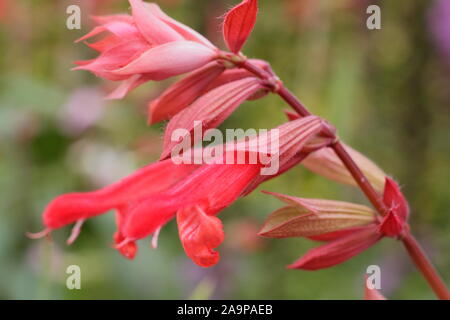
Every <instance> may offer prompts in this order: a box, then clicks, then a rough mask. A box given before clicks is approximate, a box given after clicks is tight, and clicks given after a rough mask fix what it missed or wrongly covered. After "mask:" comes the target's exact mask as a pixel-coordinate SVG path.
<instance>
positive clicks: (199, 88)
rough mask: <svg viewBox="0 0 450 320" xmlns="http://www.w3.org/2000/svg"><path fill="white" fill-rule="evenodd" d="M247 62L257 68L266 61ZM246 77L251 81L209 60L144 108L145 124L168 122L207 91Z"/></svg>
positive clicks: (240, 71) (241, 72) (247, 74)
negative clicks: (145, 114)
mask: <svg viewBox="0 0 450 320" xmlns="http://www.w3.org/2000/svg"><path fill="white" fill-rule="evenodd" d="M250 61H251V62H252V63H254V64H256V65H258V66H260V67H261V68H264V67H266V66H267V62H263V61H261V60H257V59H250ZM249 77H253V78H255V77H254V75H253V74H251V73H250V72H249V71H247V70H245V69H226V67H225V65H224V64H223V63H221V62H219V61H213V62H211V63H209V64H207V65H206V66H204V67H203V68H200V69H198V70H195V71H193V72H192V73H190V74H188V75H187V76H186V77H184V78H183V79H181V80H179V81H177V82H175V83H174V84H173V85H172V86H170V87H169V88H168V89H167V90H166V91H164V92H163V93H162V94H161V96H159V97H158V98H157V99H155V100H153V101H152V102H151V103H150V104H149V108H148V117H149V119H148V122H149V123H150V124H153V123H156V122H159V121H162V120H168V119H170V118H172V117H173V116H175V115H177V114H178V113H180V112H181V111H183V110H184V109H186V108H187V107H189V106H190V105H192V104H194V102H196V101H197V100H200V99H201V98H200V97H202V96H203V95H206V94H207V93H208V92H209V91H211V90H214V89H216V88H219V87H222V86H224V85H226V84H228V83H231V82H234V81H238V80H242V79H244V78H249ZM226 88H227V87H222V89H220V91H217V92H223V91H224V89H226ZM218 90H219V89H218ZM200 107H201V106H200ZM197 120H198V119H197Z"/></svg>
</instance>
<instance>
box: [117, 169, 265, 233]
mask: <svg viewBox="0 0 450 320" xmlns="http://www.w3.org/2000/svg"><path fill="white" fill-rule="evenodd" d="M166 161H171V160H166ZM260 168H261V166H260V165H247V164H241V165H238V164H234V165H231V164H230V165H228V164H210V165H203V166H201V167H200V168H199V169H197V170H196V171H194V172H193V173H192V174H191V175H189V176H187V177H186V178H185V179H183V180H181V181H180V182H179V183H177V184H176V185H174V186H173V187H172V188H170V189H169V190H167V191H165V192H164V194H159V195H154V196H151V197H148V198H146V199H145V200H144V201H141V202H139V203H138V204H136V205H135V206H133V207H131V208H130V209H129V210H128V214H127V217H126V221H125V223H124V228H123V233H124V235H125V236H126V237H127V238H129V239H133V240H135V239H141V238H144V237H146V236H148V235H150V234H151V233H153V232H154V231H155V230H156V229H157V228H158V227H160V226H161V225H162V224H164V223H166V222H167V221H169V220H170V219H171V218H172V217H173V216H174V215H175V213H176V211H177V210H179V209H181V208H184V207H189V206H195V205H199V206H201V207H202V208H204V210H206V211H207V212H208V214H215V213H217V212H219V211H220V210H222V209H223V208H225V207H227V206H229V205H230V204H232V203H233V202H234V201H235V200H236V199H237V198H238V197H239V196H240V195H241V193H242V190H243V189H245V188H246V186H247V185H248V184H249V183H250V181H252V179H254V178H255V177H256V176H257V175H258V173H259V170H260Z"/></svg>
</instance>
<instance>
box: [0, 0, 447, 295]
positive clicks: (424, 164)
mask: <svg viewBox="0 0 450 320" xmlns="http://www.w3.org/2000/svg"><path fill="white" fill-rule="evenodd" d="M156 2H157V3H159V4H160V5H161V7H162V8H163V9H164V10H165V11H166V12H168V13H169V14H170V15H171V16H173V17H175V18H177V19H178V20H180V21H182V22H184V23H186V24H188V25H190V26H192V27H195V28H196V29H197V30H200V31H201V32H203V33H204V34H206V35H208V37H209V38H210V39H212V40H213V41H214V42H215V43H216V44H218V45H220V46H222V42H221V38H220V37H221V35H220V23H221V20H220V19H219V18H218V17H220V16H221V15H222V14H223V13H224V12H225V10H226V9H227V8H229V7H230V6H231V5H234V4H235V3H236V2H237V1H232V0H160V1H156ZM449 2H450V1H448V0H436V1H423V0H402V1H387V0H381V1H363V0H338V1H332V0H321V1H318V0H279V1H275V0H261V1H260V7H261V8H260V13H259V17H258V22H257V26H256V29H255V30H254V33H253V35H252V37H251V39H250V40H249V41H248V43H247V44H246V46H245V48H244V52H245V54H246V55H247V56H249V57H258V58H262V59H266V60H268V61H270V63H271V64H272V65H273V68H274V69H275V71H276V72H277V73H278V74H279V75H280V77H281V78H282V79H283V81H284V83H285V84H286V85H287V86H288V87H289V88H290V89H292V90H293V91H294V92H295V93H296V94H297V95H298V96H299V97H300V99H301V100H302V101H303V102H304V103H305V104H306V105H307V106H309V108H310V109H311V111H312V112H314V113H317V114H318V115H320V116H323V117H325V118H327V119H328V120H330V121H331V122H332V123H334V124H335V125H336V126H337V128H338V132H339V134H340V136H341V137H342V139H343V140H344V141H346V142H347V143H349V144H350V145H352V146H353V147H355V148H356V149H358V150H360V151H361V152H363V153H365V154H366V155H368V156H369V157H370V158H372V159H373V160H374V161H376V162H377V163H378V164H379V165H380V166H381V167H382V168H383V169H384V170H385V171H386V172H388V173H389V174H391V175H392V176H393V177H395V178H396V179H397V180H398V181H400V183H401V185H402V187H403V190H404V192H405V193H406V195H407V196H408V199H409V201H410V204H411V207H412V208H413V210H412V216H411V220H412V222H411V223H412V228H413V231H414V232H415V233H416V234H417V236H418V238H419V239H420V240H421V241H422V243H423V245H424V246H425V247H426V248H427V250H428V252H429V254H430V256H431V257H432V259H433V261H434V262H435V263H436V266H437V267H438V269H439V270H440V271H441V272H442V274H443V276H444V278H445V279H446V280H447V283H450V219H449V217H450V209H449V207H450V193H449V187H450V167H449V160H450V145H449V142H448V140H449V127H450V113H449V105H450V91H449V85H450V73H449V70H450V63H449V62H450V50H448V49H449V47H450V40H449V37H448V36H446V35H450V12H449V11H450V8H449V7H450V3H449ZM70 4H78V5H80V6H81V8H82V18H83V22H82V29H81V30H68V29H67V28H66V18H67V16H68V15H67V14H66V8H67V6H68V5H70ZM370 4H378V5H379V6H380V7H381V18H382V29H381V30H368V29H367V28H366V19H367V17H368V15H367V14H366V8H367V6H368V5H370ZM127 10H128V2H127V1H125V0H103V1H101V0H97V1H94V0H80V1H75V0H73V1H68V0H64V1H62V0H53V1H52V0H39V1H38V0H9V1H6V0H0V52H1V54H0V219H1V220H0V298H1V299H109V298H111V299H116V298H121V299H188V298H210V299H215V298H224V299H361V298H362V297H363V281H364V280H363V279H364V278H363V277H364V274H365V270H366V268H367V266H369V265H371V264H377V265H379V266H380V267H381V269H382V290H381V291H382V292H383V293H384V294H385V295H386V296H387V297H388V298H391V299H408V298H409V299H433V298H434V295H433V294H432V292H431V291H430V289H429V288H428V287H427V285H426V284H425V282H424V280H423V279H422V278H421V277H420V275H419V274H418V273H417V272H416V271H415V269H414V267H413V266H412V265H411V263H410V261H409V260H408V257H407V256H406V255H405V251H404V249H403V247H402V246H401V244H400V243H397V242H396V241H394V240H391V239H386V240H383V241H382V242H381V243H380V244H379V245H377V246H375V247H373V248H371V249H369V250H368V251H366V252H364V253H363V254H361V255H359V256H357V257H356V258H354V259H352V260H350V261H348V262H346V263H344V264H342V265H340V266H337V267H334V268H331V269H326V270H321V271H316V272H308V271H297V270H286V268H285V266H286V265H287V264H289V263H291V262H293V261H294V260H296V259H297V258H298V257H299V256H300V255H302V254H303V253H304V252H305V251H306V250H307V249H308V248H311V247H312V246H314V245H316V244H315V243H312V242H311V241H308V240H304V239H286V240H267V239H261V238H258V237H257V236H256V232H257V230H258V228H259V227H260V226H261V225H262V222H263V221H264V218H265V217H266V216H267V215H268V214H269V213H270V212H272V211H273V210H274V209H276V208H278V207H280V206H281V203H279V202H278V201H277V200H275V199H273V198H272V197H269V196H267V195H263V194H261V193H260V192H259V191H260V190H262V189H266V190H271V191H277V192H281V193H287V194H292V195H297V196H302V197H321V198H329V199H341V200H347V201H355V202H361V203H365V199H364V198H363V197H362V196H361V193H360V192H359V191H358V190H357V189H354V188H352V187H346V186H342V185H339V184H337V183H334V182H329V181H327V180H325V179H324V178H322V177H319V176H316V175H313V174H312V173H310V172H308V171H307V170H306V169H304V168H303V167H301V166H299V167H297V168H295V169H293V170H291V171H290V172H288V173H287V174H285V175H283V176H281V177H279V178H277V179H274V180H272V181H270V182H267V183H265V184H263V185H262V186H260V187H259V188H258V190H256V191H255V192H254V193H252V194H251V195H249V196H247V197H246V198H243V199H240V200H239V201H238V202H237V203H235V204H234V205H232V206H231V207H230V208H228V209H226V210H225V211H224V212H222V213H221V214H220V217H221V219H223V221H224V225H225V231H226V239H225V242H224V243H223V244H222V245H221V247H220V248H219V250H220V253H221V261H220V263H219V264H218V265H216V266H214V267H212V268H209V269H203V268H200V267H197V266H196V265H194V264H193V263H192V262H191V261H190V260H189V259H188V258H187V257H186V256H185V254H184V251H183V249H182V247H181V245H180V242H179V239H178V234H177V230H176V225H175V223H173V222H172V223H170V224H169V225H168V226H167V227H165V228H164V229H163V230H162V232H161V236H160V241H159V248H158V249H157V250H153V249H151V248H150V241H149V240H143V241H140V250H139V252H138V255H137V257H136V258H135V260H133V261H128V260H126V259H124V258H123V257H122V256H120V255H119V254H118V253H117V252H116V251H115V250H113V249H112V248H111V243H112V234H113V232H114V229H115V225H114V216H113V214H112V213H108V214H106V215H103V216H101V217H98V218H94V219H91V220H89V221H88V222H87V223H86V224H85V226H84V227H83V231H82V233H81V235H80V237H79V238H78V240H77V241H76V242H75V243H74V244H73V245H72V246H70V247H68V246H66V245H65V239H66V238H67V236H68V234H69V232H70V228H69V227H67V228H64V229H62V230H58V231H56V232H54V233H53V242H49V241H44V240H30V239H28V238H26V237H25V235H24V234H25V232H26V231H38V230H40V229H41V228H42V224H41V220H40V215H41V213H42V210H43V208H44V207H45V205H46V204H47V203H48V202H49V201H50V200H51V199H52V198H53V197H55V196H57V195H59V194H61V193H64V192H69V191H82V190H92V189H95V188H98V187H100V186H104V185H106V184H109V183H111V182H114V181H116V180H117V179H119V178H120V177H123V176H125V175H126V174H128V173H131V172H132V171H133V170H135V169H136V168H139V167H141V166H143V165H145V164H147V163H149V162H151V161H154V160H156V159H157V157H158V155H159V152H160V151H161V141H162V139H161V137H162V130H163V125H156V126H153V127H149V126H147V125H146V119H145V107H146V104H147V102H148V101H149V100H150V99H151V98H153V97H155V96H157V95H158V93H159V92H161V90H163V89H164V88H165V87H167V85H168V84H170V83H171V82H172V81H174V79H170V80H168V81H165V82H163V83H149V84H146V85H143V86H142V87H140V88H138V89H137V90H135V91H133V92H132V93H131V94H129V95H128V96H127V97H126V98H125V99H123V100H120V101H104V100H102V97H103V96H104V95H105V94H106V93H107V92H109V91H111V89H112V88H114V86H115V85H116V84H114V83H106V82H105V81H104V80H102V79H98V78H95V77H94V76H93V75H92V74H90V73H88V72H84V71H69V69H70V68H71V67H73V64H72V63H73V61H75V60H82V59H90V58H92V57H94V56H95V52H94V51H91V50H89V49H88V48H86V47H85V46H84V45H83V44H75V43H73V41H74V40H75V39H77V38H78V37H80V36H81V35H83V34H85V33H87V32H88V31H89V30H90V29H91V28H92V24H91V22H90V21H89V15H91V14H111V13H119V12H126V11H127ZM443 12H444V14H443ZM445 12H447V16H445ZM443 15H444V18H443ZM439 19H441V20H439ZM442 19H444V20H442ZM437 21H441V22H442V21H444V22H443V23H441V24H438V23H437ZM445 21H448V22H449V23H447V25H445ZM436 24H437V25H438V26H437V27H436ZM440 32H441V33H442V34H440ZM446 40H448V43H446V42H445V41H446ZM285 108H286V106H285V105H284V104H283V102H282V101H281V100H280V99H279V98H277V97H276V96H268V97H266V98H264V99H261V100H258V101H254V102H246V103H245V104H244V105H243V106H242V107H240V108H239V109H238V111H237V112H235V113H234V114H233V116H232V117H230V118H229V119H228V120H227V121H226V122H225V123H224V124H223V126H222V128H271V127H274V126H276V125H278V124H281V123H282V122H283V121H285V119H284V115H283V113H282V112H281V111H282V110H283V109H285ZM72 264H75V265H79V266H80V267H81V271H82V282H81V283H82V289H81V290H68V289H67V288H66V285H65V281H66V278H67V276H68V275H67V274H66V268H67V266H69V265H72Z"/></svg>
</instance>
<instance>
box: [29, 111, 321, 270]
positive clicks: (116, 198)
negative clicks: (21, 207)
mask: <svg viewBox="0 0 450 320" xmlns="http://www.w3.org/2000/svg"><path fill="white" fill-rule="evenodd" d="M322 129H323V120H321V119H320V118H318V117H314V116H311V117H306V118H303V119H299V120H296V121H292V122H289V123H287V124H284V125H282V126H280V127H278V128H275V129H273V130H274V131H276V132H277V133H279V150H278V153H279V154H278V157H277V159H278V158H279V159H280V163H284V162H286V161H288V159H287V158H290V157H293V155H295V154H297V153H299V152H300V151H301V149H302V148H303V146H304V145H305V143H306V142H307V141H308V139H312V138H314V136H315V135H317V134H319V133H320V131H321V130H322ZM257 137H258V136H256V137H254V139H256V138H257ZM258 142H259V144H260V145H259V146H258V149H257V150H255V151H254V150H253V149H251V148H250V147H249V146H248V144H247V142H246V141H238V142H235V143H233V144H232V145H228V147H227V148H225V150H226V151H225V152H224V153H221V154H220V153H218V154H217V155H214V156H213V159H212V160H214V161H209V162H208V163H203V164H186V163H181V164H176V163H175V161H174V159H167V160H163V161H160V162H156V163H154V164H150V165H148V166H147V167H144V168H142V169H140V170H138V171H137V172H135V173H134V174H132V175H130V176H128V177H126V178H124V179H122V180H121V181H119V182H117V183H114V184H112V185H110V186H107V187H105V188H102V189H100V190H97V191H93V192H84V193H68V194H64V195H61V196H59V197H57V198H56V199H54V200H53V201H51V202H50V203H49V204H48V206H47V207H46V209H45V210H44V214H43V223H44V225H45V227H46V229H45V230H44V231H43V232H42V233H40V234H36V235H35V236H36V237H37V236H40V235H45V234H48V233H49V232H51V231H52V230H54V229H57V228H61V227H63V226H66V225H68V224H71V223H75V227H74V228H73V232H72V235H71V236H70V238H69V240H68V243H69V244H70V243H72V242H73V241H74V240H75V238H76V237H77V236H78V234H79V232H80V229H81V225H82V223H83V221H85V220H86V219H87V218H91V217H94V216H96V215H99V214H102V213H104V212H107V211H108V210H115V212H116V223H117V231H116V233H115V234H114V242H115V247H116V249H118V250H119V251H120V253H122V254H123V255H124V256H125V257H127V258H130V259H131V258H133V257H134V256H135V254H136V252H137V244H136V241H137V240H139V239H142V238H145V237H147V236H149V235H153V236H154V239H155V240H156V238H157V235H158V233H159V230H160V229H161V228H162V227H163V226H164V225H165V224H166V223H167V222H168V221H170V220H171V219H172V218H174V217H176V219H177V222H178V227H179V234H180V239H181V242H182V244H183V247H184V249H185V251H186V254H187V255H188V256H189V257H190V258H191V259H192V260H193V261H194V262H195V263H197V264H198V265H200V266H203V267H208V266H211V265H214V264H215V263H217V261H218V260H219V255H218V253H217V252H215V251H214V249H215V248H216V247H217V246H219V244H220V243H221V242H222V241H223V230H222V224H221V222H220V220H219V219H218V218H216V217H215V215H216V214H218V213H219V212H220V211H221V210H222V209H224V208H225V207H227V206H229V205H230V204H232V203H233V202H234V201H235V200H236V199H237V198H238V197H239V196H241V195H243V194H244V191H246V190H247V188H248V187H249V185H251V184H252V182H253V181H255V180H258V178H259V176H260V174H261V169H262V168H263V167H265V166H268V165H270V161H271V160H273V157H272V158H270V161H266V159H268V158H267V157H258V158H253V159H256V161H255V162H248V163H247V162H244V163H242V164H241V163H240V162H236V161H234V162H232V163H231V164H228V163H227V162H224V161H223V160H224V159H229V156H230V154H231V155H232V156H233V158H234V157H236V158H238V159H239V155H240V154H243V155H244V159H247V155H249V154H250V153H253V152H256V153H262V154H264V155H265V156H268V154H269V153H270V152H272V151H268V148H267V145H268V144H270V143H271V142H270V140H269V139H267V138H264V139H259V140H258ZM231 147H232V148H231ZM272 156H273V155H272ZM248 158H250V156H248ZM155 246H156V244H155Z"/></svg>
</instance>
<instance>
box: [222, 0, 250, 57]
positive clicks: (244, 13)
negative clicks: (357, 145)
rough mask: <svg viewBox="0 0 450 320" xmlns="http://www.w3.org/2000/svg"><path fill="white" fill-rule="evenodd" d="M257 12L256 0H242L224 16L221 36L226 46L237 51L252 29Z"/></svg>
mask: <svg viewBox="0 0 450 320" xmlns="http://www.w3.org/2000/svg"><path fill="white" fill-rule="evenodd" d="M257 13H258V1H257V0H244V1H242V2H241V3H240V4H238V5H237V6H235V7H234V8H232V9H231V10H230V11H228V13H227V14H226V16H225V19H224V23H223V38H224V40H225V42H226V44H227V46H228V48H229V49H230V50H231V51H232V52H234V53H238V52H239V51H240V50H241V48H242V47H243V46H244V43H245V42H246V41H247V38H248V36H249V35H250V33H251V32H252V30H253V27H254V26H255V23H256V15H257Z"/></svg>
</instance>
